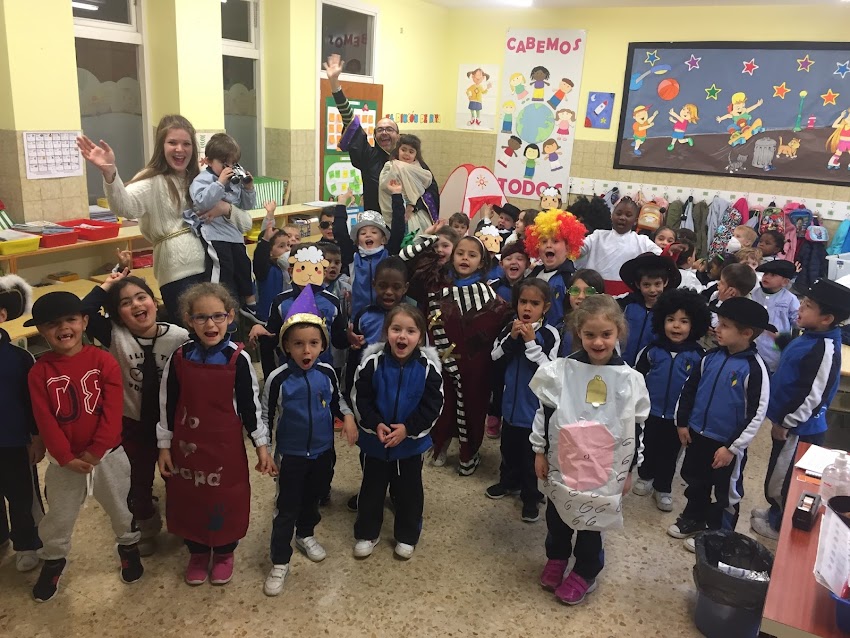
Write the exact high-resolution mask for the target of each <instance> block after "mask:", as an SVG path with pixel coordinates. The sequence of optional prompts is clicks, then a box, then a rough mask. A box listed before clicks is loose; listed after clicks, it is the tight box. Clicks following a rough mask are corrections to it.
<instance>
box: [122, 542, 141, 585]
mask: <svg viewBox="0 0 850 638" xmlns="http://www.w3.org/2000/svg"><path fill="white" fill-rule="evenodd" d="M118 557H119V558H120V559H121V580H123V581H124V582H125V583H135V582H136V581H137V580H139V579H140V578H141V577H142V574H144V573H145V568H144V567H142V557H141V555H140V554H139V545H138V543H133V544H132V545H119V546H118Z"/></svg>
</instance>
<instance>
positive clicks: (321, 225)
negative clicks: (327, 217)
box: [319, 221, 331, 230]
mask: <svg viewBox="0 0 850 638" xmlns="http://www.w3.org/2000/svg"><path fill="white" fill-rule="evenodd" d="M330 227H331V223H330V222H327V221H325V222H319V228H321V229H322V230H327V229H328V228H330Z"/></svg>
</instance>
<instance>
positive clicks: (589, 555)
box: [530, 295, 649, 605]
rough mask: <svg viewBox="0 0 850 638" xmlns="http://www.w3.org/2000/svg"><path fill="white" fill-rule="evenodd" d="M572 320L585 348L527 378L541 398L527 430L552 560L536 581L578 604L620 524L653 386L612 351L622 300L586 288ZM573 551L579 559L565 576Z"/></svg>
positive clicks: (621, 328) (620, 326)
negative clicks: (605, 534) (605, 536)
mask: <svg viewBox="0 0 850 638" xmlns="http://www.w3.org/2000/svg"><path fill="white" fill-rule="evenodd" d="M571 320H572V325H573V326H574V328H575V330H576V332H577V333H578V335H579V338H580V339H581V346H582V349H581V350H579V351H578V352H576V353H574V354H572V355H570V356H569V357H568V358H566V359H556V360H555V361H552V362H551V363H547V364H545V365H542V366H541V367H540V368H539V369H538V370H537V373H536V374H535V375H534V377H533V378H532V379H531V386H530V387H531V391H532V392H533V393H534V394H535V395H537V397H538V398H539V399H540V407H539V408H538V410H537V413H536V414H535V416H534V424H533V425H532V431H531V437H530V438H531V447H532V449H533V450H534V452H535V454H536V456H535V459H534V468H535V471H536V474H537V478H538V479H540V481H541V483H540V487H541V490H542V491H543V493H544V495H545V496H546V497H547V499H548V504H547V506H546V526H547V528H548V535H547V536H546V557H547V558H548V561H547V562H546V567H545V568H544V569H543V573H542V575H541V576H540V583H541V584H542V585H543V587H544V588H546V589H549V590H554V592H555V597H556V598H557V599H558V600H560V601H561V602H564V603H566V604H568V605H577V604H579V603H581V602H582V601H583V600H584V598H585V596H586V595H587V594H589V593H591V592H592V591H594V590H595V589H596V587H597V585H598V583H597V580H596V577H597V576H598V574H599V572H600V571H602V567H603V560H604V559H603V556H604V554H603V551H602V534H601V532H602V531H605V530H607V529H614V528H618V527H622V525H623V517H622V510H621V508H622V497H623V493H624V492H625V491H627V490H628V489H629V487H630V485H629V483H630V467H631V466H632V465H633V464H634V460H635V458H636V457H637V447H638V446H637V442H638V436H637V427H638V426H637V424H638V423H641V422H643V421H644V420H646V417H647V416H648V415H649V393H648V392H647V390H646V384H645V383H644V380H643V377H642V376H641V374H640V373H639V372H637V371H635V370H632V369H631V368H630V367H629V366H627V365H626V364H625V363H624V362H623V360H622V358H620V357H619V356H618V355H617V353H616V346H617V341H618V340H621V339H622V338H623V337H624V333H625V329H626V320H625V317H623V313H622V311H621V310H620V307H619V306H618V305H617V302H616V301H614V300H613V299H612V298H611V297H609V296H608V295H593V296H592V297H588V298H587V299H585V300H584V302H583V303H582V304H581V307H579V308H578V309H577V310H575V311H574V312H573V313H572V316H571ZM588 459H590V461H588ZM591 500H592V504H591V503H590V501H591ZM574 533H575V535H576V538H575V545H574V547H573V543H572V540H573V534H574ZM573 552H574V553H575V558H576V561H575V566H574V567H573V569H572V571H571V572H570V573H569V574H567V575H566V577H565V576H564V573H565V572H566V570H567V564H568V562H569V560H570V556H571V554H573Z"/></svg>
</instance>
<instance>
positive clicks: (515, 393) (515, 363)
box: [485, 279, 560, 523]
mask: <svg viewBox="0 0 850 638" xmlns="http://www.w3.org/2000/svg"><path fill="white" fill-rule="evenodd" d="M512 302H513V308H514V312H516V319H514V321H513V322H512V323H510V324H508V325H507V326H506V327H505V329H504V330H503V331H502V334H501V335H500V336H499V338H498V339H497V340H496V343H495V345H494V347H493V351H492V352H491V353H490V356H491V357H492V358H493V361H495V362H497V364H498V363H502V364H505V375H504V378H503V383H504V389H505V392H504V393H503V394H502V418H503V423H502V443H501V446H500V449H501V452H502V463H501V465H500V466H499V482H498V483H496V484H495V485H491V486H490V487H488V488H487V490H486V492H485V493H486V495H487V497H488V498H494V499H499V498H502V497H504V496H505V495H506V494H511V493H514V494H515V493H516V492H519V493H520V498H521V499H522V520H524V521H525V522H527V523H534V522H535V521H537V520H538V519H539V518H540V515H539V513H538V510H537V504H538V503H539V502H540V500H541V498H542V496H543V495H542V494H541V493H540V491H539V490H538V489H537V480H536V477H535V474H534V452H533V451H532V450H531V442H530V441H529V439H528V435H529V432H530V430H531V424H532V422H533V421H534V413H535V411H536V410H537V406H538V401H537V397H536V396H534V393H532V392H531V390H530V389H529V387H528V384H529V382H530V381H531V378H532V377H533V376H534V373H535V372H537V369H538V367H539V366H541V365H543V364H545V363H548V362H549V361H551V360H553V359H554V358H555V357H556V356H557V354H558V345H559V341H560V337H559V336H558V331H557V330H555V328H553V327H552V326H549V325H546V318H545V316H546V311H547V310H548V309H549V304H550V303H551V302H550V292H549V284H547V283H546V282H545V281H540V280H539V279H525V280H524V281H521V282H520V283H518V284H517V285H516V287H515V288H514V292H513V299H512Z"/></svg>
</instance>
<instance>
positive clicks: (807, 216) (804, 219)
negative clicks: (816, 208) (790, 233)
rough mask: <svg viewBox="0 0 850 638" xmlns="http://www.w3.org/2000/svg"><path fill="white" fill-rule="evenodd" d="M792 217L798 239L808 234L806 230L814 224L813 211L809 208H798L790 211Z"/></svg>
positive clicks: (789, 215) (789, 214)
mask: <svg viewBox="0 0 850 638" xmlns="http://www.w3.org/2000/svg"><path fill="white" fill-rule="evenodd" d="M788 217H790V218H791V223H792V224H794V228H796V232H797V239H802V238H803V237H805V236H806V231H807V230H808V229H809V226H811V225H812V211H810V210H809V209H808V208H798V209H796V210H793V211H791V212H790V213H788Z"/></svg>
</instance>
